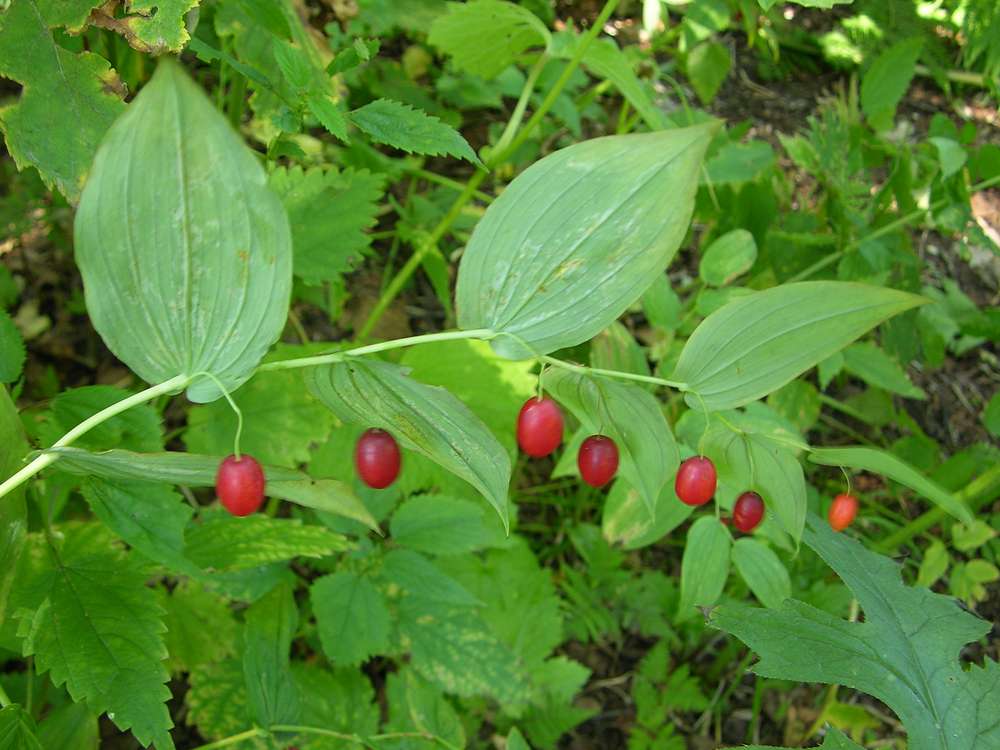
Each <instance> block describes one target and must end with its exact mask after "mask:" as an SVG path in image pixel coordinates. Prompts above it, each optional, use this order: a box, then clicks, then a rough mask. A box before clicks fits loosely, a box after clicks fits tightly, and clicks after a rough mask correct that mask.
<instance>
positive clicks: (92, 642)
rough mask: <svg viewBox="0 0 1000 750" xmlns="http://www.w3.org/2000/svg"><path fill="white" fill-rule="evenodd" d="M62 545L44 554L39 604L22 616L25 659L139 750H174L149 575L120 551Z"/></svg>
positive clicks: (160, 622) (156, 608)
mask: <svg viewBox="0 0 1000 750" xmlns="http://www.w3.org/2000/svg"><path fill="white" fill-rule="evenodd" d="M73 541H75V542H76V545H73V544H70V543H67V544H66V545H65V546H64V547H63V549H62V550H56V549H55V548H53V547H51V546H50V547H49V550H48V554H49V556H50V558H51V564H52V566H53V573H52V574H51V576H50V577H49V578H48V580H47V584H48V586H47V590H46V592H45V598H44V600H43V601H42V603H41V604H40V606H38V608H37V609H35V610H34V611H33V612H32V611H28V610H22V611H21V612H20V613H19V614H18V616H19V618H20V620H21V622H20V626H19V628H18V634H19V635H20V636H21V637H22V638H24V643H23V653H24V655H25V656H34V657H35V665H36V667H37V669H38V671H39V672H40V673H41V672H49V675H50V678H51V680H52V683H53V684H54V685H56V686H60V685H62V684H64V683H65V684H66V688H67V690H68V691H69V694H70V695H71V696H72V697H73V700H75V701H82V700H86V701H87V705H88V706H89V707H90V709H91V710H92V711H93V712H94V713H105V712H107V714H108V718H110V719H111V720H112V721H113V722H114V723H115V725H116V726H118V727H119V728H120V729H122V730H123V731H129V730H131V731H132V733H133V734H134V735H135V736H136V738H137V739H138V740H139V742H141V743H142V744H143V745H149V744H154V745H155V746H156V748H157V750H167V749H170V750H172V748H173V747H174V744H173V741H172V740H171V738H170V728H171V727H172V726H173V722H172V721H171V720H170V714H169V713H168V712H167V707H166V701H167V700H168V699H169V698H170V691H169V690H168V689H167V687H166V685H165V684H164V683H166V682H167V679H168V678H169V674H168V672H167V670H166V667H165V666H164V664H163V661H162V660H163V659H164V658H165V657H166V655H167V653H166V648H165V647H164V643H163V632H164V630H165V627H164V625H163V617H162V615H163V612H162V610H161V609H160V607H159V606H158V604H157V602H156V594H155V593H154V592H153V590H152V589H149V588H147V587H146V577H147V575H148V570H147V569H146V568H145V566H142V565H139V564H137V563H136V562H135V561H134V560H133V559H132V558H131V557H128V556H125V555H123V554H122V553H121V552H120V551H119V550H115V549H113V548H112V549H109V550H106V551H95V550H94V549H93V548H92V547H87V546H84V545H83V544H80V540H73Z"/></svg>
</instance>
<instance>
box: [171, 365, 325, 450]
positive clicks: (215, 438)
mask: <svg viewBox="0 0 1000 750" xmlns="http://www.w3.org/2000/svg"><path fill="white" fill-rule="evenodd" d="M232 398H233V401H235V402H236V405H237V406H238V407H239V408H240V410H241V411H242V412H243V433H242V434H241V436H240V449H241V450H243V451H246V452H247V453H249V454H250V455H252V456H254V458H256V459H257V460H258V461H262V462H265V463H273V464H278V465H279V466H295V465H296V464H300V463H305V462H306V461H308V460H309V456H310V447H311V446H312V445H313V444H314V443H322V442H323V441H324V440H326V439H327V437H328V436H329V434H330V430H331V429H333V416H332V415H331V414H330V412H329V411H327V410H326V409H324V408H323V407H322V405H321V404H320V403H319V402H317V401H316V399H315V398H314V397H313V396H312V394H311V393H309V391H308V390H307V389H306V387H305V383H304V382H303V380H302V373H301V371H295V370H286V371H280V370H279V371H276V372H262V373H259V374H257V375H254V376H253V378H251V379H250V380H249V381H248V382H247V383H246V384H244V385H243V386H242V387H241V388H240V389H239V390H238V391H236V392H235V393H233V394H232ZM187 425H188V426H187V429H186V430H185V431H184V445H185V447H186V448H187V449H188V450H190V451H193V452H195V453H207V454H214V455H227V454H229V453H232V452H233V436H234V435H235V434H236V426H237V421H236V414H235V412H234V411H233V409H232V407H231V406H230V405H229V404H228V403H227V402H226V401H224V400H221V399H220V400H219V401H216V402H214V403H211V404H207V405H205V406H196V407H194V408H192V409H189V410H188V422H187Z"/></svg>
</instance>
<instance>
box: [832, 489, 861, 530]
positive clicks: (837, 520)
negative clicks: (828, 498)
mask: <svg viewBox="0 0 1000 750" xmlns="http://www.w3.org/2000/svg"><path fill="white" fill-rule="evenodd" d="M857 515H858V499H857V498H856V497H854V495H847V494H841V495H837V496H836V497H835V498H833V502H832V503H830V510H829V511H828V512H827V514H826V517H827V519H828V520H829V521H830V527H831V528H832V529H833V530H834V531H843V530H844V529H846V528H847V527H848V526H850V525H851V522H852V521H854V517H855V516H857Z"/></svg>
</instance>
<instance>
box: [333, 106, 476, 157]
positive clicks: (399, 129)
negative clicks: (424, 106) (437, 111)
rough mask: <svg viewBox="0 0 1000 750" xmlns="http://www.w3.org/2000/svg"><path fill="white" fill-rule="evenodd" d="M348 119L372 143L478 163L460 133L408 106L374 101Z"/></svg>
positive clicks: (352, 113)
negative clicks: (455, 157)
mask: <svg viewBox="0 0 1000 750" xmlns="http://www.w3.org/2000/svg"><path fill="white" fill-rule="evenodd" d="M350 117H351V122H353V123H354V124H355V125H357V126H358V128H359V129H360V130H361V131H362V132H364V133H365V134H366V135H367V136H368V137H369V138H371V139H372V140H373V141H375V142H376V143H384V144H386V145H387V146H392V147H393V148H398V149H401V150H403V151H406V152H407V153H410V154H428V155H430V156H443V155H447V156H457V157H459V158H461V159H465V160H467V161H471V162H472V163H473V164H482V162H480V161H479V157H478V156H476V152H475V151H473V150H472V146H470V145H469V142H468V141H466V140H465V138H463V137H462V134H461V133H459V132H458V131H457V130H455V129H454V128H452V127H450V126H448V125H445V124H444V123H443V122H441V121H440V120H439V119H438V118H436V117H434V116H433V115H429V114H427V113H426V112H424V111H423V110H419V109H414V108H413V107H411V106H410V105H408V104H403V103H402V102H397V101H393V100H392V99H376V100H375V101H373V102H369V103H368V104H366V105H365V106H363V107H359V108H358V109H355V110H354V111H352V112H351V114H350Z"/></svg>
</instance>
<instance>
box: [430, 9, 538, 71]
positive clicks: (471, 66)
mask: <svg viewBox="0 0 1000 750" xmlns="http://www.w3.org/2000/svg"><path fill="white" fill-rule="evenodd" d="M427 41H429V42H430V43H431V44H433V45H434V46H435V47H437V48H438V49H439V50H441V51H442V52H444V53H445V54H447V55H449V56H450V57H451V58H452V60H453V61H454V63H455V66H456V67H458V68H460V69H461V70H465V71H467V72H469V73H472V74H473V75H477V76H480V77H482V78H486V79H490V78H495V77H496V76H498V75H499V74H500V73H502V72H503V71H504V69H505V68H507V66H509V65H510V64H511V63H513V62H514V61H515V60H516V59H517V57H518V55H520V54H521V53H522V52H524V51H525V50H526V49H528V48H529V47H547V46H548V45H549V43H550V42H551V35H550V34H549V30H548V29H547V28H546V27H545V24H544V23H542V20H541V19H540V18H539V17H538V16H536V15H535V14H534V13H532V12H531V11H530V10H528V9H527V8H522V7H521V6H519V5H515V4H514V3H510V2H503V0H473V2H470V3H449V5H448V12H447V13H444V14H442V15H440V16H438V18H437V19H436V20H435V21H434V23H433V24H432V25H431V33H430V35H429V36H428V37H427Z"/></svg>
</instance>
